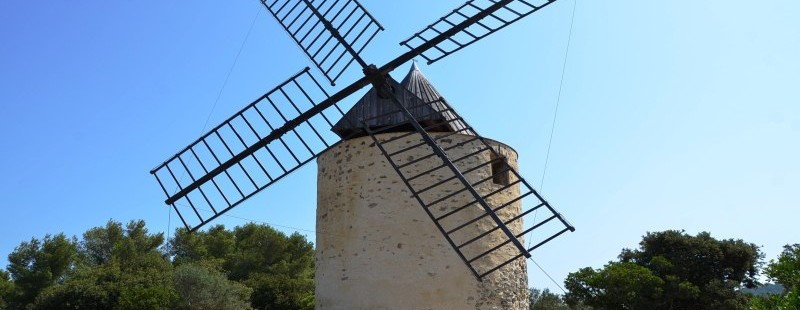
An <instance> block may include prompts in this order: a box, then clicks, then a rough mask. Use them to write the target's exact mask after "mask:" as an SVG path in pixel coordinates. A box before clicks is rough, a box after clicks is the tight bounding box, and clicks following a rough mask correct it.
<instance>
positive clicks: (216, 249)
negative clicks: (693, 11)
mask: <svg viewBox="0 0 800 310" xmlns="http://www.w3.org/2000/svg"><path fill="white" fill-rule="evenodd" d="M170 255H173V257H174V262H175V264H176V265H177V266H182V265H184V264H189V263H191V264H195V265H198V266H202V267H206V268H210V269H215V270H218V271H220V272H222V273H225V274H227V276H228V279H230V280H232V281H236V282H240V283H243V284H245V285H246V286H247V287H249V288H251V289H252V294H251V295H250V301H251V303H252V306H253V308H257V309H313V308H314V247H313V245H312V244H311V243H310V242H308V240H306V238H305V237H303V236H302V235H300V234H292V235H291V236H286V235H285V234H284V233H282V232H280V231H277V230H275V229H273V228H271V227H269V226H266V225H257V224H252V223H251V224H247V225H244V226H238V227H236V228H234V229H233V231H228V230H225V228H224V227H223V226H221V225H219V226H214V227H212V228H210V229H209V230H208V231H207V232H195V233H189V232H188V231H187V230H185V229H178V231H177V232H176V233H175V237H174V238H173V239H172V240H170Z"/></svg>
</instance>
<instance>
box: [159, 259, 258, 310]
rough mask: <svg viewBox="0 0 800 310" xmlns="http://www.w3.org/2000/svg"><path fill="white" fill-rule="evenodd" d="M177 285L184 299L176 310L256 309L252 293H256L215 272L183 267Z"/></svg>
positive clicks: (188, 266)
mask: <svg viewBox="0 0 800 310" xmlns="http://www.w3.org/2000/svg"><path fill="white" fill-rule="evenodd" d="M174 284H175V290H176V291H177V293H178V296H179V297H180V300H179V301H178V303H177V304H176V306H175V309H187V310H189V309H192V310H244V309H252V308H250V294H251V293H252V291H253V290H252V289H250V288H248V287H247V286H245V285H243V284H240V283H237V282H234V281H230V280H228V279H227V278H226V277H225V275H224V274H222V273H220V272H217V271H214V270H209V269H207V268H204V267H200V266H197V265H193V264H183V265H180V266H178V267H177V268H176V269H175V274H174Z"/></svg>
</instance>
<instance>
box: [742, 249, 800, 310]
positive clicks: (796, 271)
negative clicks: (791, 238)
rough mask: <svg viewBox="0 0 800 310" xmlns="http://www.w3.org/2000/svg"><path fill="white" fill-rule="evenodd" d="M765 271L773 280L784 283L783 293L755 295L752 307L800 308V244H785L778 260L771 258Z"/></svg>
mask: <svg viewBox="0 0 800 310" xmlns="http://www.w3.org/2000/svg"><path fill="white" fill-rule="evenodd" d="M764 271H765V272H764V273H765V274H766V275H767V277H768V278H769V279H770V280H771V281H775V282H777V283H780V284H781V285H783V288H784V291H783V294H780V295H767V296H762V297H754V298H753V300H752V302H753V304H752V306H751V308H750V309H753V310H767V309H780V310H784V309H786V310H789V309H800V244H794V245H786V246H784V247H783V252H781V254H780V255H779V256H778V261H775V260H770V263H769V264H768V265H767V267H766V268H765V270H764Z"/></svg>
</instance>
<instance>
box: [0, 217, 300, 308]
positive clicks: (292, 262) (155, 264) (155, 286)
mask: <svg viewBox="0 0 800 310" xmlns="http://www.w3.org/2000/svg"><path fill="white" fill-rule="evenodd" d="M168 243H169V246H164V245H165V240H164V236H163V234H161V233H157V234H152V233H149V232H148V230H147V228H146V226H145V223H144V221H132V222H130V223H128V224H127V225H123V224H121V223H119V222H115V221H109V222H108V223H107V224H106V225H105V226H104V227H95V228H92V229H89V230H88V231H86V232H85V233H84V234H83V235H82V237H81V238H80V239H78V238H76V237H72V238H69V237H67V236H65V235H64V234H58V235H48V236H45V237H44V238H43V239H41V240H40V239H36V238H34V239H31V240H30V241H27V242H22V243H21V244H20V245H19V246H18V247H17V248H16V249H15V250H14V251H13V252H12V253H11V254H10V255H9V256H8V261H9V264H8V267H7V269H6V270H5V271H4V270H1V269H0V309H14V310H16V309H115V310H117V309H137V310H138V309H253V308H255V309H313V308H314V248H313V245H312V244H311V243H310V242H309V241H308V240H306V238H305V237H304V236H302V235H299V234H292V235H290V236H287V235H285V234H283V233H282V232H279V231H277V230H275V229H273V228H271V227H268V226H265V225H256V224H247V225H244V226H239V227H236V228H234V229H233V230H228V229H225V228H224V227H223V226H214V227H211V228H209V229H208V230H207V231H205V232H199V233H188V232H187V231H186V230H185V229H178V230H177V231H176V234H175V236H174V237H173V238H172V239H171V240H169V241H168Z"/></svg>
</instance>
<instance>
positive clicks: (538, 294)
mask: <svg viewBox="0 0 800 310" xmlns="http://www.w3.org/2000/svg"><path fill="white" fill-rule="evenodd" d="M528 291H529V296H530V297H529V298H530V310H569V307H568V306H567V304H565V303H564V300H562V299H561V296H559V295H558V294H555V293H552V292H550V289H547V288H545V289H544V290H539V289H535V288H531V289H529V290H528Z"/></svg>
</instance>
